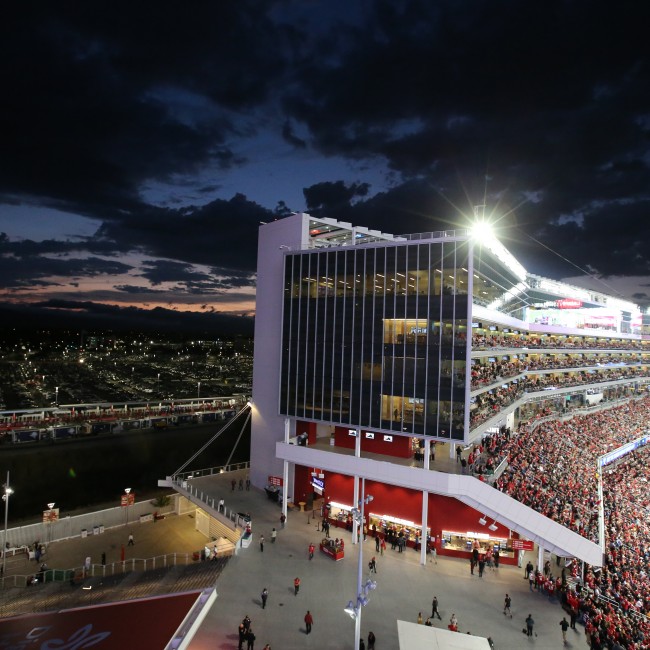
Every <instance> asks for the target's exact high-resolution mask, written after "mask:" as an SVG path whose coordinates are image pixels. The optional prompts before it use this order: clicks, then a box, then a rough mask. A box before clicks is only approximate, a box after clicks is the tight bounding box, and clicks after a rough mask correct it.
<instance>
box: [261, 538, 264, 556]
mask: <svg viewBox="0 0 650 650" xmlns="http://www.w3.org/2000/svg"><path fill="white" fill-rule="evenodd" d="M260 551H261V552H262V553H264V535H260Z"/></svg>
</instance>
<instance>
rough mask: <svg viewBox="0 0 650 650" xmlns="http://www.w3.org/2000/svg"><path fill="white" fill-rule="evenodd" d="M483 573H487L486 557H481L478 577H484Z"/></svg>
mask: <svg viewBox="0 0 650 650" xmlns="http://www.w3.org/2000/svg"><path fill="white" fill-rule="evenodd" d="M483 571H485V556H483V555H481V557H480V559H479V561H478V577H479V578H482V577H483Z"/></svg>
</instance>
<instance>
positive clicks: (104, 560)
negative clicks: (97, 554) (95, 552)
mask: <svg viewBox="0 0 650 650" xmlns="http://www.w3.org/2000/svg"><path fill="white" fill-rule="evenodd" d="M102 566H106V552H105V551H103V552H102Z"/></svg>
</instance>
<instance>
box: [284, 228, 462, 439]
mask: <svg viewBox="0 0 650 650" xmlns="http://www.w3.org/2000/svg"><path fill="white" fill-rule="evenodd" d="M468 263H469V262H468V242H467V241H466V240H465V241H455V240H451V241H443V242H440V241H436V242H433V241H419V242H417V243H412V242H410V243H404V244H397V243H393V244H392V245H390V246H378V247H375V246H363V247H354V248H353V247H350V248H347V247H346V248H336V249H326V250H318V251H304V252H301V253H297V254H292V255H287V256H286V257H285V275H284V305H283V332H282V370H281V390H280V404H279V412H280V414H282V415H286V416H291V417H298V418H304V419H307V420H319V421H324V422H332V423H337V424H344V425H350V426H353V427H365V428H372V429H378V430H386V431H400V432H405V433H413V434H418V435H426V436H433V437H439V438H443V439H454V440H462V439H463V437H464V429H465V426H466V409H465V405H466V386H465V376H466V371H467V350H468V340H467V331H468V309H469V301H471V293H472V290H471V286H472V274H471V272H470V271H468V268H470V267H468Z"/></svg>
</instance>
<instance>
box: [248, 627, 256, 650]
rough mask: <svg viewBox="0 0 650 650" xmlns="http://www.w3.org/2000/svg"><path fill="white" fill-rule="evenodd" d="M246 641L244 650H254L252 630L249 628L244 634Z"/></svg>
mask: <svg viewBox="0 0 650 650" xmlns="http://www.w3.org/2000/svg"><path fill="white" fill-rule="evenodd" d="M246 641H247V643H248V645H247V646H246V650H255V635H254V634H253V629H252V628H249V629H248V632H247V633H246Z"/></svg>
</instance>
